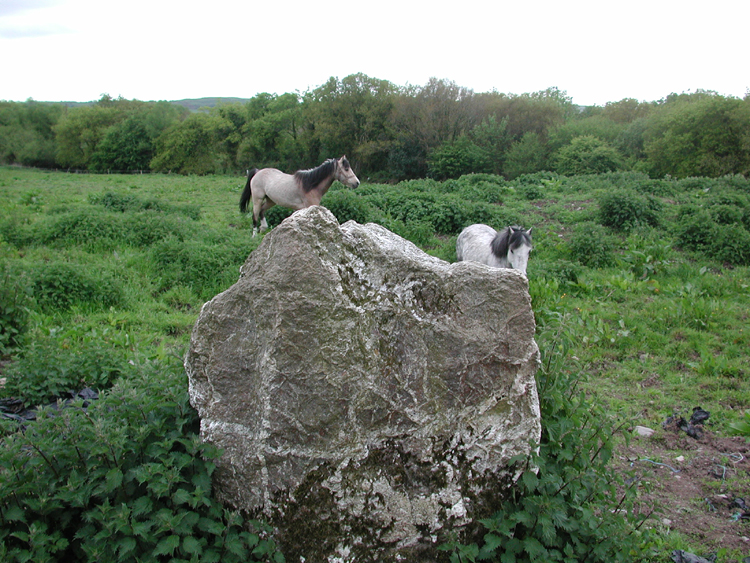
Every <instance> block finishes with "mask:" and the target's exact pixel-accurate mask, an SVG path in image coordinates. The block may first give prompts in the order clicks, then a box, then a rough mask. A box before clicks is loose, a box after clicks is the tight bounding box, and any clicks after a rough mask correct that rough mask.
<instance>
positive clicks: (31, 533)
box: [0, 358, 283, 563]
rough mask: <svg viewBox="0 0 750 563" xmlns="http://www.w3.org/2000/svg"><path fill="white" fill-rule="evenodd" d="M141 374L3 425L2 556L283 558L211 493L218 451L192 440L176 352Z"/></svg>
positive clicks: (142, 365) (17, 562)
mask: <svg viewBox="0 0 750 563" xmlns="http://www.w3.org/2000/svg"><path fill="white" fill-rule="evenodd" d="M134 371H135V372H136V373H134V374H133V375H132V376H131V377H130V378H128V379H127V380H123V381H121V382H119V383H118V384H117V385H115V387H113V388H112V389H111V390H110V391H109V392H107V393H106V394H104V395H103V396H102V397H101V398H100V399H99V400H97V401H93V402H91V403H90V404H88V406H85V405H84V403H83V401H82V400H78V401H76V402H74V403H73V404H72V405H71V406H69V407H68V408H65V409H63V410H61V411H57V412H54V413H53V412H52V411H51V410H49V409H41V410H39V412H38V413H37V420H36V421H35V422H31V423H28V424H27V425H26V427H25V429H24V430H23V431H21V430H20V429H19V428H18V426H17V423H16V422H11V421H7V420H5V421H2V422H0V436H1V438H0V439H1V440H2V444H3V447H2V448H0V559H2V561H7V562H8V563H23V562H26V561H119V562H123V563H126V562H133V563H135V562H136V561H143V560H150V561H160V560H166V558H170V560H172V561H175V560H182V561H215V562H219V561H221V562H235V561H236V562H243V563H244V562H254V561H274V562H282V561H283V556H282V555H281V554H280V553H278V552H277V551H276V548H275V545H274V544H273V542H272V541H271V540H269V539H267V538H266V537H265V530H264V529H263V528H262V527H260V525H259V526H258V527H256V528H255V530H256V531H255V532H250V531H248V530H247V529H246V525H247V523H246V522H245V521H244V520H243V518H242V516H240V515H239V514H238V513H235V512H232V511H230V510H228V509H226V508H224V507H222V506H221V504H219V503H218V502H217V501H216V500H215V499H214V498H213V496H212V483H211V474H212V473H213V470H214V468H215V465H214V463H213V460H214V459H216V457H217V455H218V452H217V451H216V450H215V449H214V448H212V447H210V446H208V445H205V444H202V443H201V441H200V439H199V438H198V436H197V416H196V413H195V411H194V410H193V409H191V408H190V406H189V404H188V397H187V386H186V382H185V379H184V373H183V371H182V366H181V363H180V362H179V360H177V359H172V360H169V359H164V360H161V361H160V360H156V359H153V360H145V359H143V358H141V359H140V360H139V365H138V367H137V369H135V370H134ZM53 414H54V416H53Z"/></svg>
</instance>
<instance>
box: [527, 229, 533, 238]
mask: <svg viewBox="0 0 750 563" xmlns="http://www.w3.org/2000/svg"><path fill="white" fill-rule="evenodd" d="M533 228H534V227H530V228H529V230H528V231H526V234H528V235H529V236H531V229H533Z"/></svg>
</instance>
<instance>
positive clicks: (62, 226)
mask: <svg viewBox="0 0 750 563" xmlns="http://www.w3.org/2000/svg"><path fill="white" fill-rule="evenodd" d="M41 228H46V232H45V233H44V234H43V235H42V241H41V242H44V243H51V242H55V241H59V242H62V243H64V244H71V245H81V246H86V247H89V248H90V247H92V246H94V245H97V244H98V245H100V246H103V247H104V248H110V247H112V246H113V245H114V244H115V241H117V240H122V239H123V238H124V237H125V229H124V227H123V223H122V221H121V220H120V218H119V217H118V218H114V217H113V216H112V215H111V214H107V213H104V212H101V211H98V210H96V209H78V210H76V211H72V212H69V213H63V214H60V215H58V216H57V217H56V218H55V220H54V221H53V222H52V223H51V224H49V225H42V227H41Z"/></svg>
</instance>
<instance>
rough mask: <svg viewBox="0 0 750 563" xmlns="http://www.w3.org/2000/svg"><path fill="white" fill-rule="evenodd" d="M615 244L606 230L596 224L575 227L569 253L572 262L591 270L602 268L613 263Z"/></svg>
mask: <svg viewBox="0 0 750 563" xmlns="http://www.w3.org/2000/svg"><path fill="white" fill-rule="evenodd" d="M615 248H616V243H615V240H614V238H613V237H612V236H611V235H610V234H609V233H607V231H606V229H604V228H603V227H602V226H600V225H597V224H596V223H590V222H586V223H581V224H579V225H577V226H576V229H575V231H574V233H573V236H572V237H571V239H570V253H571V256H572V257H573V259H574V260H576V261H578V262H580V263H581V264H583V265H584V266H589V267H591V268H602V267H605V266H609V265H610V264H612V262H614V250H615Z"/></svg>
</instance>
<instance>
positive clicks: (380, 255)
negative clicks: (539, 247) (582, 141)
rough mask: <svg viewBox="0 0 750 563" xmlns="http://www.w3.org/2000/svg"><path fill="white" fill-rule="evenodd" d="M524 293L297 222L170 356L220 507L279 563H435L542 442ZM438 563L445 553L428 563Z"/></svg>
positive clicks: (262, 251)
mask: <svg viewBox="0 0 750 563" xmlns="http://www.w3.org/2000/svg"><path fill="white" fill-rule="evenodd" d="M534 327H535V325H534V317H533V314H532V311H531V305H530V299H529V294H528V284H527V280H526V278H525V277H524V276H523V275H522V274H520V273H518V272H516V271H514V270H507V269H494V268H490V267H488V266H484V265H480V264H476V263H471V262H460V263H456V264H448V263H447V262H444V261H442V260H439V259H437V258H433V257H431V256H429V255H427V254H425V253H424V252H422V251H421V250H420V249H418V248H417V247H416V246H414V245H413V244H411V243H410V242H408V241H405V240H404V239H402V238H400V237H398V236H397V235H395V234H393V233H391V232H390V231H388V230H387V229H384V228H383V227H380V226H378V225H375V224H367V225H360V224H358V223H355V222H353V221H349V222H347V223H345V224H344V225H343V226H340V225H339V224H338V222H337V221H336V219H335V217H334V216H333V215H332V214H331V213H330V212H329V211H328V210H326V209H324V208H322V207H311V208H308V209H305V210H302V211H298V212H296V213H294V214H293V215H292V216H291V217H289V218H288V219H287V220H285V221H284V222H283V223H282V224H281V225H279V226H278V227H276V228H275V229H274V230H273V231H272V232H270V233H269V234H268V235H267V236H266V237H265V239H264V240H263V242H262V243H261V244H260V245H259V246H258V248H257V249H256V250H255V251H254V252H253V253H252V254H251V255H250V256H249V258H248V259H247V261H246V262H245V264H244V266H243V267H242V268H241V271H240V278H239V280H238V281H237V283H236V284H235V285H233V286H232V287H231V288H229V289H228V290H227V291H225V292H223V293H221V294H220V295H217V296H216V297H214V299H212V300H211V301H210V302H208V303H206V304H205V305H204V306H203V309H202V311H201V313H200V316H199V318H198V321H197V323H196V325H195V327H194V329H193V334H192V339H191V345H190V349H189V351H188V353H187V355H186V358H185V366H186V369H187V373H188V376H189V384H190V399H191V402H192V404H193V405H194V406H195V407H196V408H197V409H198V412H199V414H200V418H201V434H202V437H203V439H204V440H207V441H209V442H212V443H214V444H215V445H216V446H218V447H219V448H221V449H223V456H222V457H221V459H220V461H219V463H218V468H217V471H216V473H215V479H214V481H215V485H216V487H217V492H218V494H219V497H220V498H221V499H222V500H223V501H224V502H226V503H228V504H230V505H232V506H234V507H237V508H240V509H242V510H245V511H247V512H248V513H249V514H250V515H253V516H259V517H263V518H265V519H267V520H268V521H269V522H270V523H271V524H272V525H273V526H274V527H275V528H276V530H277V533H276V537H277V540H278V541H279V543H280V545H281V546H282V548H283V551H284V553H285V555H286V560H287V561H307V562H310V561H341V562H345V561H358V562H359V561H398V560H409V561H435V560H438V559H439V558H440V555H439V554H438V552H437V550H436V546H437V544H439V543H440V542H441V541H444V539H445V537H446V536H445V534H446V533H447V532H450V531H451V530H455V529H456V528H460V527H461V526H464V525H465V524H466V523H467V522H469V521H471V520H472V519H475V518H481V517H483V516H486V515H487V514H489V513H490V512H492V511H493V510H495V509H496V508H497V506H498V503H499V502H501V500H502V495H503V493H504V492H506V491H507V487H508V485H509V484H510V483H511V482H512V481H513V479H515V478H517V473H518V470H517V469H516V467H515V466H510V465H509V464H508V461H509V459H510V458H511V457H513V456H516V455H518V454H522V455H523V454H528V453H529V452H530V445H529V443H530V440H538V439H539V436H540V431H541V427H540V416H539V404H538V397H537V391H536V384H535V380H534V374H535V372H536V370H537V367H538V363H539V351H538V348H537V346H536V343H535V342H534V339H533V336H534ZM442 556H443V557H445V555H442Z"/></svg>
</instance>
